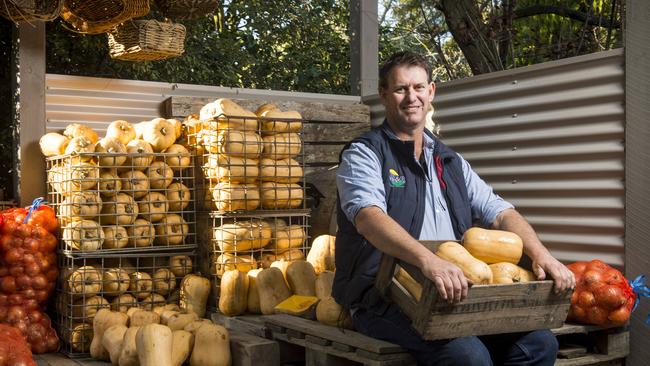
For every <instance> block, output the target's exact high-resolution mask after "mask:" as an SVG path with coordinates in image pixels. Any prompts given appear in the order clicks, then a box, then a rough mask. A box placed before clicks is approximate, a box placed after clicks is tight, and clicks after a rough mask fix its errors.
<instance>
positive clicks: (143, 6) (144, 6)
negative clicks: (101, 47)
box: [61, 0, 149, 34]
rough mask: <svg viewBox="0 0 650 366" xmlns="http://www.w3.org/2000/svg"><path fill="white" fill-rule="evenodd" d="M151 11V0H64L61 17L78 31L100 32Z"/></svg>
mask: <svg viewBox="0 0 650 366" xmlns="http://www.w3.org/2000/svg"><path fill="white" fill-rule="evenodd" d="M147 13H149V0H63V8H62V9H61V17H62V18H63V19H64V20H65V21H67V22H68V23H70V24H71V25H72V27H74V29H75V30H76V31H78V32H81V33H87V34H100V33H105V32H108V31H110V30H111V29H113V28H115V27H116V26H117V25H119V24H120V23H123V22H125V21H126V20H129V19H132V18H137V17H141V16H144V15H146V14H147Z"/></svg>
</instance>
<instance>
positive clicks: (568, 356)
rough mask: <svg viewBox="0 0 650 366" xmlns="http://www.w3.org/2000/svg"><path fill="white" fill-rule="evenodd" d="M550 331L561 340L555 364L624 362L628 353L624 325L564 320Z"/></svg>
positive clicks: (628, 342) (567, 365)
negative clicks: (568, 321) (608, 325)
mask: <svg viewBox="0 0 650 366" xmlns="http://www.w3.org/2000/svg"><path fill="white" fill-rule="evenodd" d="M551 331H552V332H553V334H555V335H556V337H557V338H558V342H559V343H560V350H559V352H558V359H557V361H556V362H555V365H556V366H581V365H623V364H624V363H625V361H624V360H625V357H626V356H627V355H628V354H629V353H630V332H629V330H628V328H627V327H614V328H603V327H598V326H595V325H581V324H568V323H567V324H565V325H564V326H562V327H561V328H556V329H552V330H551Z"/></svg>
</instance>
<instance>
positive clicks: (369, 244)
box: [333, 52, 575, 366]
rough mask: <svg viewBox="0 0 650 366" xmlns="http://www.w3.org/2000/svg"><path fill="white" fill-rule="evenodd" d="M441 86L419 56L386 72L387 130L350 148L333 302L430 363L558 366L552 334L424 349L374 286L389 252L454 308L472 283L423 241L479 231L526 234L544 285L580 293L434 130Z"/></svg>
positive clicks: (404, 58)
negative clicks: (429, 123) (429, 120)
mask: <svg viewBox="0 0 650 366" xmlns="http://www.w3.org/2000/svg"><path fill="white" fill-rule="evenodd" d="M434 91H435V84H434V83H433V82H432V81H431V67H430V66H429V65H428V64H427V62H426V60H425V59H424V58H423V57H421V56H419V55H416V54H413V53H409V52H401V53H397V54H395V55H393V56H392V57H391V58H390V59H389V60H388V61H387V62H386V63H385V64H384V65H383V66H382V67H381V69H380V73H379V95H380V97H381V101H382V104H383V105H384V107H385V109H386V120H385V121H384V123H383V125H382V126H380V127H378V128H376V129H373V130H372V131H370V132H368V133H366V134H364V135H363V136H361V137H359V138H357V139H355V140H354V141H352V142H351V143H350V144H348V145H347V146H346V147H345V148H344V149H343V152H342V153H341V162H340V165H339V171H338V173H337V174H338V175H337V185H338V190H339V200H340V205H339V207H338V225H339V230H338V232H337V238H336V275H335V280H334V286H333V295H334V297H335V299H336V300H337V302H338V303H339V304H341V305H342V306H343V307H344V308H345V309H349V310H350V313H351V315H352V320H353V322H354V325H355V327H356V329H357V330H358V331H360V332H361V333H364V334H366V335H369V336H371V337H375V338H380V339H384V340H387V341H389V342H393V343H397V344H400V345H402V346H403V347H405V348H407V349H409V351H410V352H411V353H412V354H413V356H414V357H415V358H416V359H417V360H418V362H419V363H420V364H427V365H463V366H468V365H492V364H493V363H495V364H507V365H513V364H526V365H552V364H553V363H554V362H555V358H556V353H557V341H556V339H555V337H554V336H553V335H552V334H551V333H550V332H549V331H547V330H540V331H534V332H529V333H521V334H519V333H518V334H512V335H499V336H492V337H463V338H456V339H451V340H442V341H424V340H422V339H421V337H420V336H419V335H418V334H417V333H416V332H415V331H414V330H413V328H411V326H410V321H409V320H408V318H407V317H406V316H405V315H404V314H403V313H401V312H400V311H399V308H398V307H397V305H395V304H393V303H388V302H386V301H384V300H383V299H382V298H381V297H380V296H379V294H378V292H377V290H376V289H375V288H374V281H375V276H376V273H377V270H378V267H379V262H380V260H381V255H382V253H386V254H388V255H391V256H394V257H397V258H399V259H401V260H404V261H406V262H408V263H411V264H413V265H415V266H417V267H418V268H420V270H421V271H422V272H423V274H424V275H425V276H426V277H427V278H429V279H430V280H432V281H433V282H434V283H435V285H436V289H437V290H438V292H439V295H440V296H441V297H442V298H443V299H446V300H447V301H449V302H450V303H457V302H460V301H462V300H463V299H465V297H466V296H467V291H468V287H469V286H470V285H471V284H470V283H469V282H468V280H467V279H466V278H465V276H464V275H463V272H462V271H461V270H460V268H458V267H457V266H455V265H454V264H452V263H450V262H447V261H445V260H443V259H441V258H439V257H437V256H436V255H435V254H433V253H432V252H431V251H429V250H427V249H426V248H425V247H424V246H422V245H420V244H419V243H418V241H417V240H449V239H451V240H454V239H460V238H461V236H462V234H463V232H465V230H467V229H468V228H470V227H471V226H472V225H473V224H475V223H478V224H479V225H480V226H483V227H487V228H492V229H500V230H507V231H511V232H514V233H517V234H519V236H521V238H522V239H523V242H524V252H525V253H526V254H527V255H528V256H529V257H530V259H531V260H532V262H533V271H534V273H535V275H536V276H537V278H539V279H543V278H545V277H546V276H548V275H550V277H552V278H553V280H554V282H555V290H556V291H558V292H560V291H566V290H569V289H572V288H573V287H574V286H575V280H574V278H573V275H572V273H571V271H569V270H568V269H567V268H566V267H565V266H564V265H562V264H561V263H560V262H558V261H557V260H556V259H555V258H553V257H552V256H551V255H550V253H549V252H548V250H547V249H546V248H544V246H543V245H542V244H541V242H540V241H539V239H538V238H537V236H536V234H535V232H534V231H533V229H532V227H531V226H530V225H529V224H528V223H527V222H526V220H525V219H524V218H523V217H522V216H521V215H520V214H519V213H518V212H517V211H515V210H514V208H513V206H512V205H511V204H510V203H508V202H506V201H504V200H503V199H502V198H501V197H499V196H498V195H496V194H494V193H493V191H492V189H491V188H490V187H489V186H488V185H487V184H486V183H485V182H484V181H483V180H481V178H480V177H479V176H478V175H477V174H476V173H475V172H474V171H473V170H472V169H471V167H470V165H469V164H468V163H467V161H465V160H464V159H463V158H462V157H461V156H460V155H458V154H457V153H456V152H454V151H453V150H451V149H450V148H449V147H447V146H445V145H444V144H443V143H442V142H441V141H440V140H438V139H437V138H435V137H434V135H432V134H431V133H430V132H429V131H428V130H425V124H426V117H425V116H426V113H427V109H428V105H429V104H430V103H431V102H432V101H433V96H434Z"/></svg>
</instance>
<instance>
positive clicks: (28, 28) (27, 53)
mask: <svg viewBox="0 0 650 366" xmlns="http://www.w3.org/2000/svg"><path fill="white" fill-rule="evenodd" d="M17 28H18V29H17V32H16V33H17V34H16V35H17V45H18V52H17V57H16V60H15V62H14V63H13V65H14V70H15V72H14V73H13V74H14V75H15V81H14V84H15V85H17V89H16V93H15V95H16V100H15V117H16V119H17V120H16V122H17V123H16V126H18V127H17V129H18V136H19V137H18V140H17V141H15V144H16V145H17V146H16V150H17V152H16V154H17V158H16V159H15V166H14V168H15V170H14V171H15V172H16V173H15V174H14V179H15V182H14V190H15V194H14V197H16V201H17V202H18V203H19V204H20V205H21V206H26V205H28V204H30V203H31V202H32V200H33V199H34V198H36V197H41V196H43V197H45V194H46V187H45V182H46V177H45V160H44V158H43V155H42V154H41V150H40V148H39V146H38V140H39V139H40V138H41V136H43V134H45V23H43V22H38V21H34V22H31V23H27V22H21V23H19V25H18V27H17Z"/></svg>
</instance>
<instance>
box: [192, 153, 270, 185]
mask: <svg viewBox="0 0 650 366" xmlns="http://www.w3.org/2000/svg"><path fill="white" fill-rule="evenodd" d="M203 175H204V176H205V178H206V179H209V180H211V181H215V182H226V183H252V182H254V181H255V180H257V179H258V178H259V168H258V161H257V160H255V159H246V158H242V157H237V156H227V155H222V154H216V155H212V154H210V155H208V157H207V162H206V163H205V164H204V165H203Z"/></svg>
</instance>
